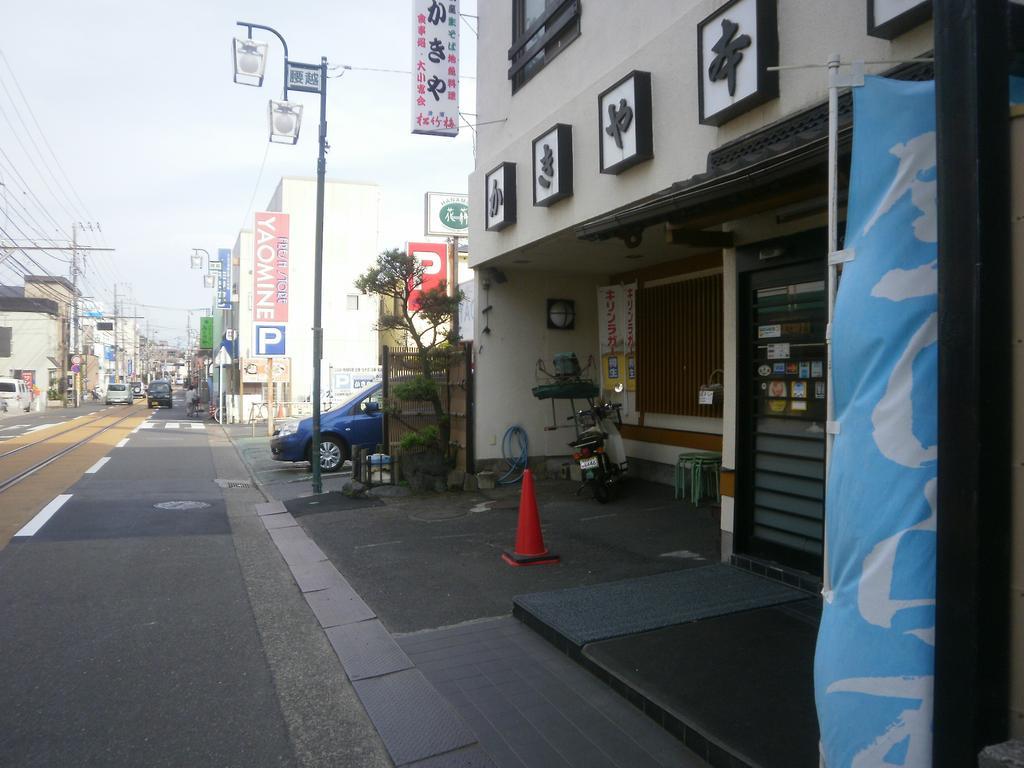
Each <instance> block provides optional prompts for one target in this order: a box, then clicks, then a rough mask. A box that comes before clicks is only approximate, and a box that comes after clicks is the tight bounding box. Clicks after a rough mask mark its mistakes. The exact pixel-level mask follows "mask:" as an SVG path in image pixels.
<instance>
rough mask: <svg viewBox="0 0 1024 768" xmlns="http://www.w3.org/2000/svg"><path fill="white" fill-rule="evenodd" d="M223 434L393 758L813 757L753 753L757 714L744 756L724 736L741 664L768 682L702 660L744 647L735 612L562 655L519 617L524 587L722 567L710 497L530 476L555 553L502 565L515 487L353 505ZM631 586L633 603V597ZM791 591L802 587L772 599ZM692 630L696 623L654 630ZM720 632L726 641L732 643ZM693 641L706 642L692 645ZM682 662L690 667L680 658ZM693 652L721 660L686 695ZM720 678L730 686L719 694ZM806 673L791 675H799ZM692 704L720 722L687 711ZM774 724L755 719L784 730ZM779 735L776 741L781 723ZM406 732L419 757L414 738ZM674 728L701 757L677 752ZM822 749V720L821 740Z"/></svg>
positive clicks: (780, 637)
mask: <svg viewBox="0 0 1024 768" xmlns="http://www.w3.org/2000/svg"><path fill="white" fill-rule="evenodd" d="M231 431H232V432H233V433H234V435H233V438H232V439H233V441H234V442H235V444H236V447H237V448H238V450H239V452H240V454H241V455H242V456H243V457H244V459H245V461H246V463H247V464H248V466H249V468H250V471H251V472H252V474H253V477H254V478H256V479H257V481H258V482H259V483H260V484H261V487H262V489H263V491H264V492H265V493H267V494H268V495H270V496H271V497H273V498H276V499H280V500H281V503H277V504H271V505H267V506H266V507H264V508H262V509H261V512H263V513H264V514H263V515H262V517H261V519H262V520H263V521H264V524H265V525H266V527H267V528H268V530H270V535H271V536H272V537H273V538H274V539H275V540H276V541H278V543H279V545H281V546H282V553H283V554H284V556H285V559H286V561H288V562H289V565H290V566H291V568H292V572H293V573H294V574H295V575H296V578H297V580H298V582H299V584H300V587H301V588H302V589H303V590H304V592H305V593H306V598H307V600H308V601H309V602H310V605H311V606H312V608H313V610H314V612H315V613H316V614H317V616H318V618H319V619H320V621H321V625H322V626H323V627H324V629H325V630H326V632H327V635H328V638H329V639H330V640H331V642H332V645H333V646H334V648H335V651H336V652H337V653H338V656H339V658H341V660H342V662H343V665H344V666H345V668H346V670H347V672H348V674H349V676H350V677H351V678H352V679H353V681H354V685H355V687H356V690H357V692H359V694H360V697H361V698H362V700H363V704H364V706H366V709H367V711H368V713H369V715H370V717H371V719H372V720H373V721H374V723H375V725H376V726H377V728H378V731H380V733H381V736H382V738H383V740H384V743H385V745H386V747H387V748H388V750H389V752H390V753H391V756H392V758H393V759H394V760H395V762H396V764H399V765H401V764H413V763H416V764H418V761H420V760H423V759H430V760H431V762H430V763H429V765H431V766H435V765H438V766H440V765H498V766H548V765H552V766H561V765H580V766H601V765H608V766H617V765H618V766H644V765H651V766H659V765H687V766H688V765H702V764H705V763H704V762H703V760H707V761H709V762H710V763H711V764H712V765H730V766H731V765H744V764H750V765H757V764H765V765H772V764H784V765H787V766H788V765H802V764H805V761H804V759H803V757H802V755H803V753H804V752H805V751H806V750H805V749H804V748H803V747H804V746H805V745H803V744H801V749H799V750H796V753H794V757H796V756H797V753H799V754H800V755H801V757H800V759H796V760H795V761H793V762H782V763H780V762H777V759H778V757H779V755H780V752H779V750H778V749H775V750H774V751H772V750H769V751H768V752H759V750H758V748H757V746H758V745H757V744H755V745H754V748H753V750H751V749H749V746H750V744H749V742H750V740H751V739H754V740H755V741H756V740H759V738H760V736H759V734H762V733H764V729H761V728H751V727H750V724H749V723H747V724H746V728H747V730H748V731H750V734H751V736H750V737H748V738H747V739H746V740H745V741H744V740H742V739H741V742H742V743H740V744H739V745H738V746H737V747H736V748H735V749H729V748H727V747H728V746H729V745H726V744H722V738H723V736H724V737H726V738H728V737H729V735H730V728H731V726H732V725H733V723H732V722H731V721H736V722H737V723H739V724H740V725H741V726H742V721H743V717H742V712H739V711H738V710H742V709H743V707H742V706H740V707H739V708H738V710H737V707H735V702H734V701H733V699H734V696H733V694H732V693H731V691H732V688H734V687H735V686H737V685H739V686H740V687H741V688H742V687H743V685H744V681H743V680H742V679H741V678H742V675H740V674H739V673H738V672H737V670H738V669H747V675H748V679H747V682H748V683H749V687H750V689H751V690H753V691H755V692H759V691H761V688H762V686H763V684H764V681H763V680H759V679H757V677H758V670H756V669H750V668H749V665H748V666H746V667H744V665H742V664H735V663H734V661H735V659H734V658H731V657H730V656H729V655H723V654H721V653H719V654H717V655H716V654H714V653H713V651H714V649H715V646H716V643H717V644H718V647H720V648H726V647H728V648H729V649H730V653H732V654H736V653H740V654H742V647H737V644H736V641H735V637H734V635H735V634H736V633H735V630H734V628H732V627H731V625H730V624H729V622H730V621H735V618H734V617H730V616H724V617H722V618H718V619H709V620H707V621H701V622H697V623H695V624H694V623H692V622H691V623H689V624H684V625H682V626H681V627H675V628H673V627H667V628H666V629H664V630H661V634H659V632H635V631H629V630H628V629H627V630H623V631H626V632H627V634H626V635H625V636H618V637H611V636H609V639H607V640H603V638H602V640H603V641H602V642H597V643H591V644H588V645H586V646H584V645H579V646H577V647H576V648H575V649H573V648H570V646H571V645H572V644H571V643H566V642H563V641H560V640H559V639H558V638H557V637H556V634H557V633H556V632H553V631H549V630H548V629H547V628H545V627H543V626H539V625H538V622H536V621H529V619H528V617H525V616H523V615H522V614H520V613H518V612H517V614H516V615H519V616H520V618H522V619H523V620H524V621H527V623H523V622H522V621H518V620H516V619H514V618H512V617H511V616H510V613H511V612H512V611H513V598H515V597H516V596H522V595H530V594H531V593H532V594H537V593H539V594H540V595H542V596H543V595H548V594H552V593H554V594H558V592H557V591H558V590H565V589H567V588H577V587H587V586H590V587H593V588H595V589H600V588H601V587H600V586H599V585H606V584H607V583H608V582H621V581H622V580H627V582H623V583H628V580H635V579H638V578H656V579H657V578H661V577H662V576H667V575H670V574H673V573H680V574H684V572H688V571H691V570H693V569H695V568H703V567H706V566H709V565H712V564H713V563H715V562H717V560H718V557H717V553H718V527H719V526H718V519H717V509H715V508H710V507H708V508H699V509H695V508H694V507H693V506H692V505H690V504H689V503H686V502H678V501H674V500H673V499H672V491H671V488H666V487H665V486H659V485H655V484H651V483H645V482H641V481H637V480H632V481H630V482H629V483H627V485H626V486H625V487H624V488H623V490H622V494H621V496H620V497H619V498H618V499H616V500H613V501H612V502H611V503H609V504H607V505H600V504H597V503H596V502H594V501H593V500H592V499H590V498H589V496H586V495H580V496H577V495H576V485H575V484H573V483H570V482H565V481H557V480H544V481H538V482H537V499H538V504H539V507H540V515H541V520H542V529H543V533H544V536H545V543H546V545H547V546H548V547H549V548H550V549H551V550H552V551H553V552H555V553H557V554H559V555H561V557H562V562H561V563H560V564H559V565H555V566H536V567H530V568H511V567H509V566H507V565H505V564H504V563H502V562H501V559H500V554H501V552H502V551H503V550H505V549H508V548H510V546H511V545H512V543H513V540H514V536H515V529H516V523H517V516H518V513H517V510H518V494H519V487H518V486H512V487H499V488H497V489H494V490H493V491H485V492H476V493H461V494H460V493H456V494H438V495H426V496H415V497H395V498H392V497H387V498H370V499H349V498H347V497H345V496H343V495H341V494H340V493H337V492H328V493H325V494H322V495H320V496H317V497H312V496H311V489H310V485H309V482H308V478H309V468H308V465H298V466H294V467H293V466H290V465H287V464H282V463H280V462H273V461H272V460H271V459H270V455H269V447H268V441H267V439H266V438H265V437H262V438H260V437H257V438H253V437H250V435H249V430H248V428H243V429H239V428H233V429H231ZM243 432H244V434H243ZM324 477H325V482H324V488H325V491H329V490H330V489H332V488H339V487H340V486H341V484H342V483H343V482H344V481H345V480H346V479H347V473H344V472H343V473H338V474H337V475H333V476H332V475H325V476H324ZM718 567H723V566H718ZM702 573H706V572H703V571H702ZM749 578H750V579H754V581H758V582H763V581H764V580H761V579H756V578H755V577H753V576H749ZM780 586H781V585H780ZM638 594H639V595H640V597H638V598H636V600H639V601H640V602H642V601H643V599H644V597H643V595H644V592H643V591H641V592H639V593H638ZM801 598H805V595H804V594H803V593H798V594H794V595H792V596H784V597H782V598H779V599H785V600H794V599H797V600H799V599H801ZM636 600H631V602H636ZM810 602H813V600H811V601H810ZM764 605H770V603H768V604H755V603H751V604H750V606H749V607H755V608H756V607H760V608H761V610H748V611H747V613H745V614H737V615H738V616H747V617H752V618H748V620H747V626H746V628H745V630H746V631H747V632H749V631H754V632H757V631H759V630H758V627H760V626H761V624H763V623H764V621H765V619H763V618H761V617H762V616H770V617H772V619H773V620H776V621H777V618H778V617H777V616H776V615H775V613H772V612H773V611H774V612H779V611H784V610H790V612H791V613H792V611H793V609H786V608H785V607H780V608H771V607H764ZM736 610H740V608H737V609H736ZM517 611H518V609H517ZM797 613H799V611H797ZM772 619H770V620H772ZM669 621H672V620H671V619H669ZM716 622H717V623H716ZM751 622H752V623H751ZM811 624H813V620H812V621H811V622H810V623H808V622H804V623H803V624H801V625H800V626H802V627H804V629H803V630H798V629H794V627H795V626H796V625H793V624H792V622H790V624H789V625H787V626H786V627H785V628H783V631H781V632H776V636H777V642H774V644H771V643H770V644H769V645H770V646H771V648H773V649H774V648H778V647H785V644H786V642H787V640H788V639H789V638H790V637H791V636H793V637H795V636H796V635H799V636H800V637H801V638H802V639H801V643H800V644H798V646H797V651H796V652H795V654H791V655H792V656H793V658H792V659H791V662H790V663H789V665H788V666H786V669H787V670H789V669H791V668H792V669H797V670H800V669H802V668H803V666H804V662H805V659H804V657H805V655H806V650H807V643H806V640H805V638H806V637H807V636H808V631H810V633H811V635H813V628H812V629H811V630H808V629H806V628H807V627H809V626H811ZM624 626H625V625H624ZM531 627H533V628H531ZM686 627H699V628H700V631H699V632H693V631H692V630H691V631H690V634H689V635H686V634H684V635H682V636H680V637H681V639H680V637H675V639H672V640H670V641H667V642H666V641H664V640H663V641H662V642H661V643H660V644H659V643H658V642H657V639H658V638H661V637H674V636H673V634H672V633H673V632H678V631H679V630H680V629H685V628H686ZM705 627H707V628H708V629H707V630H705V629H704V628H705ZM718 628H724V629H725V630H726V631H725V632H724V633H723V632H722V631H721V630H719V629H718ZM535 630H536V631H535ZM794 631H795V632H796V635H794ZM801 632H802V634H801ZM542 634H543V637H542ZM749 636H750V635H746V634H744V635H742V637H749ZM651 638H653V639H654V642H653V643H652V642H649V640H650V639H651ZM715 638H717V640H716V639H715ZM730 638H731V639H732V642H731V644H730V643H727V642H724V641H725V640H726V639H730ZM545 640H547V641H550V642H546V641H545ZM645 643H646V645H645ZM676 643H681V645H678V644H676ZM687 643H689V644H691V645H694V648H695V649H699V654H696V655H694V654H691V653H689V652H688V649H687V648H686V644H687ZM740 645H741V646H742V643H741V644H740ZM701 646H703V647H701ZM811 647H812V649H813V641H812V646H811ZM637 648H645V649H646V650H645V651H644V655H641V656H637V655H636V654H635V653H634V651H635V650H636V649H637ZM560 651H562V652H560ZM683 659H685V660H688V661H689V663H690V666H687V664H686V663H683V664H682V665H680V661H681V660H683ZM623 660H625V664H626V666H625V667H623ZM702 660H706V661H707V662H710V663H711V664H713V665H723V667H722V669H720V670H718V669H707V668H706V667H707V664H705V665H704V667H705V668H704V669H703V671H704V672H705V675H704V677H703V678H701V682H700V686H699V688H697V690H693V686H691V685H690V680H689V679H688V676H690V675H693V673H694V672H695V671H701V669H702V668H701V663H702ZM641 662H645V663H641ZM630 665H631V666H630ZM623 670H625V671H623ZM806 671H807V672H808V674H809V667H807V670H806ZM627 673H633V674H632V676H631V675H630V674H627ZM666 675H667V676H666ZM659 678H660V679H659ZM694 679H696V678H694ZM602 681H603V682H602ZM666 682H668V683H669V685H666V684H665V683H666ZM718 682H724V683H725V686H724V692H723V693H721V694H719V695H717V696H716V695H715V693H714V689H715V688H716V683H718ZM784 682H785V681H784ZM803 682H804V678H803V677H800V678H799V679H797V681H796V684H797V685H799V684H802V683H803ZM717 687H719V688H723V686H721V685H719V686H717ZM789 687H792V686H787V685H785V684H784V685H782V687H781V688H780V689H779V690H778V691H776V692H775V694H774V696H775V699H778V698H779V696H781V697H782V698H783V699H788V698H791V697H789V695H788V690H789ZM677 689H678V690H677ZM615 691H618V693H616V692H615ZM620 694H621V695H620ZM677 694H681V695H677ZM691 694H693V695H691ZM755 698H757V697H755ZM792 698H793V699H794V700H795V701H796V702H797V704H796V706H795V708H794V707H788V708H787V706H782V707H781V708H780V707H778V706H776V705H777V704H778V701H775V704H772V702H773V694H772V692H770V691H769V692H768V695H760V699H759V700H760V701H761V702H762V704H765V705H766V706H762V710H767V711H768V712H769V713H770V712H771V711H773V710H779V711H782V712H784V713H785V714H786V715H787V716H789V715H792V716H794V717H797V718H800V719H803V718H804V716H805V715H806V714H807V712H806V706H805V704H806V698H807V697H804V696H801V695H799V694H797V695H795V696H793V697H792ZM427 702H431V703H430V704H429V705H428V703H427ZM630 702H632V703H630ZM705 705H709V706H705ZM695 706H696V708H697V709H698V710H700V709H701V708H704V709H708V710H709V711H710V712H711V713H712V715H714V716H713V717H703V718H702V717H694V716H693V713H692V712H691V710H693V709H694V707H695ZM641 710H644V711H646V712H647V713H648V714H649V715H651V716H652V717H653V718H654V719H652V717H648V716H646V715H644V714H643V713H642V711H641ZM680 710H682V711H680ZM734 710H737V711H735V712H734ZM422 711H431V712H433V713H438V712H439V713H442V714H441V715H440V717H441V722H440V723H436V722H434V723H431V720H430V718H428V719H427V720H426V721H425V722H424V723H422V730H421V729H420V728H419V727H417V726H416V725H415V723H414V722H413V721H415V720H416V719H417V718H418V717H420V714H421V712H422ZM453 716H454V719H453ZM420 719H421V720H422V718H420ZM811 719H812V720H813V710H812V711H811ZM655 720H657V722H658V723H659V724H660V725H661V726H663V727H659V725H657V724H655ZM777 720H778V718H776V719H775V720H771V719H770V718H769V719H768V720H766V723H768V724H770V725H777V724H778V723H777ZM732 730H735V728H733V729H732ZM670 731H671V733H672V734H675V737H673V736H672V735H670ZM776 731H778V733H779V734H780V735H781V738H782V739H783V740H784V739H785V738H787V731H786V728H785V727H784V726H783V727H782V728H776ZM417 733H419V734H420V735H419V736H417V735H416V734H417ZM439 733H440V734H443V736H444V737H443V738H442V739H440V741H438V740H437V738H436V735H437V734H439ZM410 734H412V735H411V736H410ZM676 737H678V738H676ZM417 739H419V747H418V750H419V751H418V752H417V751H416V749H412V751H410V749H411V743H412V742H416V740H417ZM431 739H433V741H431ZM684 740H685V742H686V744H687V745H689V746H691V747H692V748H693V749H695V750H696V752H693V751H691V750H689V749H687V748H686V747H684V746H683V743H682V741H684ZM800 740H801V741H807V740H808V739H807V737H806V735H802V737H801V739H800ZM815 742H816V733H815V734H814V735H813V737H812V738H811V740H810V742H809V743H810V746H811V748H812V749H813V746H814V743H815ZM785 748H786V747H785V744H783V746H782V750H783V752H782V754H784V753H785ZM759 756H764V757H765V759H766V760H767V762H763V763H762V762H761V760H759V759H758V757H759ZM434 761H438V762H434Z"/></svg>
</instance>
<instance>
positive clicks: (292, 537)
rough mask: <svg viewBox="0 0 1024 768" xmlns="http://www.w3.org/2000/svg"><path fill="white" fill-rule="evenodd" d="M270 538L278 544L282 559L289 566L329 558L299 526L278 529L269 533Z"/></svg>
mask: <svg viewBox="0 0 1024 768" xmlns="http://www.w3.org/2000/svg"><path fill="white" fill-rule="evenodd" d="M269 533H270V538H272V539H273V540H274V543H275V544H277V548H278V549H279V550H280V551H281V557H283V558H284V561H285V562H286V563H288V565H302V564H307V563H317V562H320V561H321V560H326V559H327V556H326V555H325V554H324V553H323V552H322V551H321V550H320V547H318V546H317V545H316V544H314V543H313V541H312V540H311V539H310V538H309V536H307V535H306V532H305V531H304V530H302V528H301V527H299V526H293V527H291V528H277V529H274V530H271V531H269Z"/></svg>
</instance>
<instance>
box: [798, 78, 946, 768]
mask: <svg viewBox="0 0 1024 768" xmlns="http://www.w3.org/2000/svg"><path fill="white" fill-rule="evenodd" d="M937 239H938V234H937V212H936V164H935V87H934V83H932V82H926V83H917V82H904V81H897V80H887V79H885V78H880V77H869V78H866V79H865V84H864V86H863V87H862V88H855V89H854V134H853V160H852V166H851V179H850V202H849V208H848V218H847V229H846V241H845V247H846V249H848V250H849V249H853V251H854V254H855V256H854V259H853V261H850V262H847V263H846V265H845V267H844V269H843V273H842V278H841V282H840V284H839V291H838V295H837V299H836V308H835V316H834V319H833V322H832V393H833V397H834V402H835V420H836V421H837V422H838V423H839V432H838V434H837V435H836V436H835V443H834V447H833V451H832V455H831V463H830V468H829V475H828V481H829V482H828V493H827V496H826V502H825V504H826V507H825V509H826V513H825V520H826V541H827V547H828V551H827V560H826V562H827V567H828V571H829V578H830V585H831V589H830V591H829V592H827V593H826V594H825V602H824V611H823V614H822V620H821V627H820V629H819V632H818V646H817V652H816V655H815V661H814V687H815V698H816V701H817V708H818V721H819V725H820V728H821V750H822V758H823V761H824V764H825V765H826V766H828V768H846V767H848V766H852V767H856V768H860V767H861V766H882V765H900V766H930V765H931V753H932V691H933V679H934V646H935V520H936V508H935V499H936V496H935V488H936V458H937V451H938V446H937V442H938V433H937V431H938V406H937V372H938V322H937V314H936V309H937V298H938V297H937V290H938V281H937V275H938V271H937V270H938V251H937Z"/></svg>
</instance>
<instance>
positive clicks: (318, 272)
mask: <svg viewBox="0 0 1024 768" xmlns="http://www.w3.org/2000/svg"><path fill="white" fill-rule="evenodd" d="M236 23H237V25H238V26H240V27H245V28H246V30H247V32H248V35H249V39H248V40H245V41H242V40H236V41H235V45H234V47H233V50H234V52H235V75H236V77H235V81H236V82H240V83H243V84H247V85H256V86H259V85H260V84H262V82H263V62H260V65H259V67H258V68H257V69H258V74H257V75H254V77H255V79H256V82H255V83H254V82H251V81H249V82H245V80H244V79H243V80H239V76H240V75H253V72H252V71H249V72H246V71H241V72H240V66H239V55H240V52H241V54H243V58H244V57H245V56H250V57H251V56H254V55H259V56H261V57H262V55H263V54H262V53H260V52H258V51H257V50H256V47H255V46H254V44H253V43H254V41H253V40H252V31H253V30H254V29H262V30H265V31H267V32H270V33H271V34H273V35H274V36H275V37H277V39H278V40H280V41H281V46H282V47H283V48H284V104H285V105H287V104H288V91H289V90H297V91H305V92H306V93H319V94H320V131H319V143H320V153H319V155H318V157H317V164H316V243H315V250H314V256H313V394H312V400H313V436H312V441H311V442H312V444H311V445H310V457H309V458H310V464H312V469H313V493H323V479H322V473H321V469H320V446H321V439H320V362H321V358H322V357H323V327H322V317H321V315H322V297H321V294H322V292H323V263H324V181H325V178H326V175H327V150H328V149H329V148H330V145H329V144H328V143H327V57H325V56H321V57H320V67H319V73H318V74H319V77H318V78H317V77H316V75H315V74H314V73H316V72H317V68H316V66H315V65H313V64H303V63H301V62H292V61H290V60H289V58H288V43H286V42H285V40H284V37H283V36H282V35H281V33H280V32H278V31H277V30H276V29H272V28H271V27H267V26H264V25H262V24H253V23H251V22H248V21H239V22H236ZM264 50H265V49H264ZM250 63H251V62H250ZM293 67H294V68H295V69H296V70H297V72H295V74H298V75H299V77H298V79H296V80H294V81H293V83H292V88H291V89H289V87H288V86H289V80H290V77H291V71H290V70H291V69H292V68H293ZM241 69H242V70H244V69H245V65H242V67H241ZM310 78H316V79H318V80H319V82H318V83H315V84H314V83H313V82H312V80H311V79H310ZM274 106H275V103H274V102H273V101H272V102H271V113H270V117H271V140H274V138H275V136H278V137H280V136H281V134H280V133H277V131H276V127H275V126H276V121H275V119H274V118H275V110H274ZM279 106H280V105H279ZM287 116H291V119H292V127H293V128H294V132H293V134H292V136H291V137H290V138H291V143H293V144H294V143H295V142H297V141H298V128H299V117H301V106H300V107H297V108H296V109H295V111H289V113H288V115H287ZM285 135H286V136H287V134H285Z"/></svg>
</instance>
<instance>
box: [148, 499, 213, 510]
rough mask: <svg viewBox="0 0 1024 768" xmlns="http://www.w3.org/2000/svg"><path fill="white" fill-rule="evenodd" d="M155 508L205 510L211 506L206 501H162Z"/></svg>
mask: <svg viewBox="0 0 1024 768" xmlns="http://www.w3.org/2000/svg"><path fill="white" fill-rule="evenodd" d="M153 506H154V507H156V508H157V509H203V508H204V507H208V506H210V505H209V504H207V503H206V502H205V501H161V502H160V503H159V504H154V505H153Z"/></svg>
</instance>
